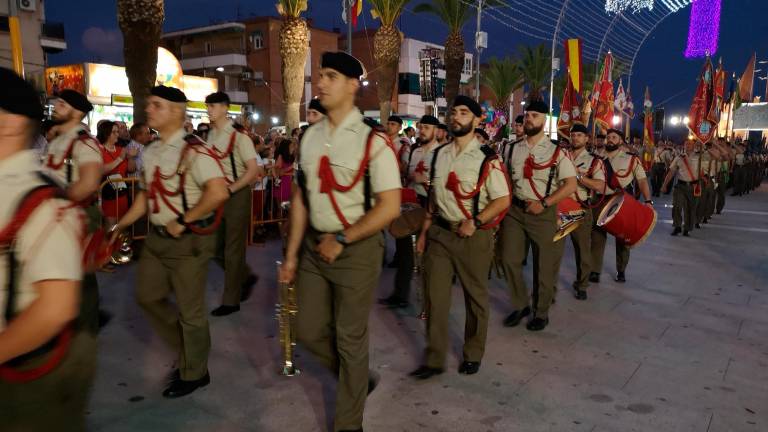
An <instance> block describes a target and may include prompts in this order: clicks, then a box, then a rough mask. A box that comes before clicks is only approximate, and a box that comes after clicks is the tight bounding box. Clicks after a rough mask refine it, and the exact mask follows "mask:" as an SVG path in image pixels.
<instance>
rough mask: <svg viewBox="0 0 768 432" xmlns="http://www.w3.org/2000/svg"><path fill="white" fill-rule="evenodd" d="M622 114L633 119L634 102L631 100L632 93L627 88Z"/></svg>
mask: <svg viewBox="0 0 768 432" xmlns="http://www.w3.org/2000/svg"><path fill="white" fill-rule="evenodd" d="M624 115H626V116H627V117H629V118H631V119H633V118H635V104H634V103H633V102H632V93H630V92H629V89H627V104H626V106H625V107H624Z"/></svg>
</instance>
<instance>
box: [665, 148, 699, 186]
mask: <svg viewBox="0 0 768 432" xmlns="http://www.w3.org/2000/svg"><path fill="white" fill-rule="evenodd" d="M686 161H687V162H688V165H686V163H685V162H686ZM689 167H690V171H689V170H688V168H689ZM670 169H675V170H677V178H679V179H680V180H682V181H684V182H692V181H694V180H698V179H699V155H698V154H695V153H694V154H692V155H687V156H686V155H680V156H678V157H676V158H675V159H674V160H673V161H672V165H670Z"/></svg>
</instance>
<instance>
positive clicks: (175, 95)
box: [151, 85, 187, 103]
mask: <svg viewBox="0 0 768 432" xmlns="http://www.w3.org/2000/svg"><path fill="white" fill-rule="evenodd" d="M151 93H152V96H157V97H159V98H162V99H165V100H167V101H170V102H176V103H187V96H186V95H185V94H184V92H183V91H181V90H179V89H177V88H175V87H166V86H161V85H160V86H155V87H152V91H151Z"/></svg>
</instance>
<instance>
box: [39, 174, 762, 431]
mask: <svg viewBox="0 0 768 432" xmlns="http://www.w3.org/2000/svg"><path fill="white" fill-rule="evenodd" d="M665 204H666V206H665ZM669 204H670V198H669V197H665V198H662V199H661V200H659V202H657V209H658V210H659V219H660V222H659V224H658V226H657V227H656V230H655V232H654V233H653V235H652V236H651V237H650V238H649V240H648V241H647V242H646V243H645V244H643V245H641V246H640V247H638V248H637V249H636V250H633V251H632V258H631V261H630V265H629V268H628V270H627V283H626V284H617V283H615V282H613V281H612V279H611V277H610V276H611V275H612V273H613V272H614V270H615V267H614V249H613V245H612V244H609V245H608V246H607V247H606V258H605V266H606V268H605V271H604V272H603V281H602V282H601V283H600V284H597V285H593V286H592V287H590V290H589V296H590V297H589V300H588V301H587V302H578V301H576V300H575V299H574V298H573V296H572V295H571V292H570V288H569V287H570V285H571V282H572V281H573V278H574V274H575V266H574V259H573V250H572V247H571V245H570V240H568V247H567V248H566V249H567V251H566V255H565V257H564V259H563V268H562V270H561V273H560V280H559V286H560V292H559V293H558V297H557V304H556V305H555V306H554V307H553V310H552V311H551V312H550V318H551V324H550V326H549V327H548V328H547V329H546V330H545V331H544V332H541V333H530V332H528V331H526V330H525V328H524V326H520V327H518V328H515V329H508V328H505V327H503V326H502V324H501V321H502V320H503V318H504V317H505V316H506V314H507V313H508V312H509V311H510V308H509V300H508V294H507V291H506V287H505V286H504V284H503V283H502V282H501V281H500V280H493V281H492V283H491V302H492V311H491V322H490V329H489V335H488V348H487V351H486V355H485V358H484V361H483V365H482V368H481V371H480V373H479V374H477V375H474V376H471V377H466V376H460V375H459V374H458V373H456V368H457V367H458V363H459V361H460V360H461V340H462V337H463V328H464V311H463V301H462V296H461V293H460V291H459V289H458V288H456V287H454V297H453V298H454V301H453V303H454V308H453V311H452V315H451V317H452V339H453V350H452V353H451V354H450V355H449V359H448V364H447V366H448V370H447V371H446V373H445V374H443V375H442V376H440V377H438V378H435V379H432V380H430V381H429V382H423V383H422V382H419V383H417V382H414V381H412V380H411V379H409V378H408V377H407V376H406V375H407V373H408V372H409V371H411V370H412V369H414V368H415V367H416V366H418V364H419V363H420V353H421V351H422V350H423V348H424V336H423V334H424V323H423V322H422V321H419V320H418V319H416V318H415V315H416V311H415V309H414V310H410V311H407V312H404V313H393V312H391V311H388V310H386V309H384V308H381V307H379V306H378V305H377V306H376V307H374V312H373V313H372V314H371V320H370V326H371V367H372V368H374V369H375V370H377V371H378V372H379V373H380V374H381V377H382V380H381V384H380V385H379V387H378V388H377V389H376V391H375V392H374V393H373V394H372V395H371V396H370V397H369V399H368V403H367V407H366V415H365V430H366V431H373V432H379V431H385V432H401V431H402V432H405V431H408V432H416V431H429V432H432V431H435V432H436V431H462V432H486V431H499V432H501V431H503V432H514V431H526V432H537V431H589V432H606V431H617V432H618V431H621V432H629V431H649V432H650V431H654V432H655V431H660V432H668V431H670V432H671V431H691V432H720V431H723V432H725V431H766V430H768V393H767V392H766V390H767V389H768V260H767V259H766V258H767V257H768V187H767V186H763V188H762V190H761V191H759V192H756V193H752V194H751V195H748V196H744V197H739V198H732V197H730V196H729V197H728V201H727V205H726V211H725V212H724V213H723V214H722V215H717V216H715V218H714V219H713V221H712V222H711V223H710V224H708V225H704V228H703V229H702V230H696V231H694V232H693V233H692V237H691V238H684V237H670V236H669V233H670V231H671V230H672V227H671V222H670V219H671V208H670V207H671V206H669ZM609 243H612V238H611V240H610V241H609ZM390 246H391V245H390ZM391 253H392V251H391V250H390V253H389V256H390V257H391ZM279 254H280V244H279V242H278V241H277V240H273V241H270V242H268V243H267V244H266V246H262V247H258V246H256V247H251V248H250V249H249V251H248V257H249V262H250V263H251V265H252V266H253V267H254V269H255V270H257V272H258V273H259V275H260V276H261V280H260V281H259V283H258V285H257V287H256V290H255V292H254V295H253V297H252V298H251V300H249V301H248V302H247V303H245V304H243V310H242V311H241V312H239V313H237V314H234V315H231V316H229V317H224V318H213V317H212V318H211V321H210V323H211V334H212V341H213V351H212V354H211V359H210V372H211V378H212V382H211V385H209V386H208V387H206V388H204V389H202V390H199V391H197V392H195V393H194V394H192V395H190V396H188V397H185V398H181V399H178V400H165V399H163V398H162V397H161V396H160V393H161V391H162V388H163V383H162V381H163V378H164V376H165V375H166V374H167V373H168V371H169V368H170V365H171V362H172V360H173V358H172V354H171V353H169V352H168V350H166V349H165V348H164V347H163V345H162V343H161V342H160V341H159V340H158V339H157V338H156V337H155V336H154V334H153V333H152V331H151V329H150V328H149V326H148V324H147V321H146V320H145V319H144V317H143V316H142V314H141V311H140V310H139V308H138V306H137V305H136V302H135V300H134V297H133V284H134V276H135V274H134V273H135V266H134V265H131V266H128V267H125V268H121V269H119V270H118V272H117V273H115V274H99V279H100V284H101V287H102V297H103V303H104V306H105V308H106V309H108V310H110V311H112V312H113V313H115V318H114V319H113V320H112V322H111V323H110V325H109V326H108V327H107V328H105V329H104V330H103V332H102V333H101V335H100V342H101V345H100V355H99V370H98V377H97V382H96V387H95V389H94V392H93V395H92V400H91V411H90V413H89V425H90V429H91V430H94V431H110V432H112V431H115V432H118V431H184V432H197V431H222V432H224V431H227V432H229V431H233V432H234V431H264V432H272V431H275V432H277V431H296V432H314V431H326V430H328V428H329V427H330V425H331V424H332V423H331V422H332V418H331V416H332V415H333V403H334V392H335V387H334V381H333V379H332V378H331V377H330V376H329V374H327V373H326V372H325V371H323V370H321V369H320V368H318V366H317V365H315V364H314V362H312V361H311V359H310V358H309V357H308V356H307V355H303V354H302V353H301V352H300V353H299V358H298V359H297V362H298V363H299V365H300V366H301V367H302V368H303V372H304V373H303V374H302V375H301V376H298V377H293V378H287V377H282V376H279V375H277V370H278V363H279V358H280V352H279V347H278V343H277V338H276V331H277V330H276V329H277V326H276V322H275V319H274V305H275V302H276V284H275V268H274V263H275V261H276V260H278V259H279ZM526 271H527V272H528V275H527V281H528V283H530V266H529V268H528V269H527V270H526ZM393 275H394V271H393V270H389V269H385V270H384V273H383V275H382V282H381V285H380V287H379V292H378V296H381V297H383V296H385V295H387V294H388V293H389V292H390V290H391V287H392V279H393ZM222 281H223V274H222V272H221V270H220V269H219V268H218V267H216V266H215V265H212V266H211V271H210V275H209V281H208V287H209V291H208V294H209V295H208V308H209V310H210V309H212V308H213V307H215V306H217V305H218V304H219V300H220V295H221V285H222ZM41 415H44V413H41Z"/></svg>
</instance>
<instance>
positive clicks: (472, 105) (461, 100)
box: [453, 95, 483, 117]
mask: <svg viewBox="0 0 768 432" xmlns="http://www.w3.org/2000/svg"><path fill="white" fill-rule="evenodd" d="M461 105H464V106H465V107H467V108H469V110H470V111H472V114H474V115H475V117H482V116H483V109H482V108H480V104H478V103H477V102H475V100H474V99H472V98H471V97H468V96H464V95H458V96H456V99H454V100H453V106H454V107H457V106H461Z"/></svg>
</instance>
